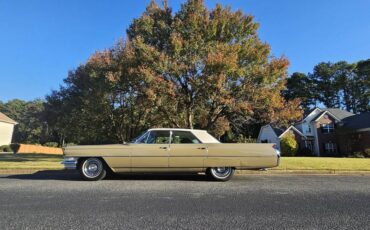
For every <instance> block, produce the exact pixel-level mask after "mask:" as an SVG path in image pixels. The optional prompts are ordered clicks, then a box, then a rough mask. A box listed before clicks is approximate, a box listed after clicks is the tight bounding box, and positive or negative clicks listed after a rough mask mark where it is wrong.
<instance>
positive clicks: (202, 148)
mask: <svg viewBox="0 0 370 230" xmlns="http://www.w3.org/2000/svg"><path fill="white" fill-rule="evenodd" d="M198 149H207V148H206V147H199V148H198Z"/></svg>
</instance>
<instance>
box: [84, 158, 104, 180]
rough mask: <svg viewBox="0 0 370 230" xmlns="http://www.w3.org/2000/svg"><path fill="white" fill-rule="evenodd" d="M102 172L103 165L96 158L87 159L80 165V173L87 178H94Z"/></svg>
mask: <svg viewBox="0 0 370 230" xmlns="http://www.w3.org/2000/svg"><path fill="white" fill-rule="evenodd" d="M102 170H103V164H102V162H101V161H100V160H99V159H97V158H89V159H87V160H86V161H85V162H84V163H83V165H82V171H83V173H84V175H85V176H86V177H88V178H95V177H97V176H99V175H100V173H101V172H102Z"/></svg>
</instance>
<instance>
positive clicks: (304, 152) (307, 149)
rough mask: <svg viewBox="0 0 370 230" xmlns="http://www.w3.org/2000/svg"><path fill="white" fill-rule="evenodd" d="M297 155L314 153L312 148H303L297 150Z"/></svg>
mask: <svg viewBox="0 0 370 230" xmlns="http://www.w3.org/2000/svg"><path fill="white" fill-rule="evenodd" d="M297 156H301V157H312V156H313V153H312V150H311V149H309V148H303V149H301V150H299V151H298V152H297Z"/></svg>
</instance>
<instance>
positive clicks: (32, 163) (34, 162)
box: [0, 153, 63, 169]
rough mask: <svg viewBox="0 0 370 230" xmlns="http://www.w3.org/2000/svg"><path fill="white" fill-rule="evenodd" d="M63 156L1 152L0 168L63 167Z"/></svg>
mask: <svg viewBox="0 0 370 230" xmlns="http://www.w3.org/2000/svg"><path fill="white" fill-rule="evenodd" d="M62 159H63V156H61V155H52V154H34V153H30V154H1V153H0V169H63V165H61V164H60V162H61V161H62Z"/></svg>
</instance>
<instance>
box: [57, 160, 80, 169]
mask: <svg viewBox="0 0 370 230" xmlns="http://www.w3.org/2000/svg"><path fill="white" fill-rule="evenodd" d="M61 164H63V165H64V169H77V158H73V159H68V160H66V159H65V160H63V161H62V162H61Z"/></svg>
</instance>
